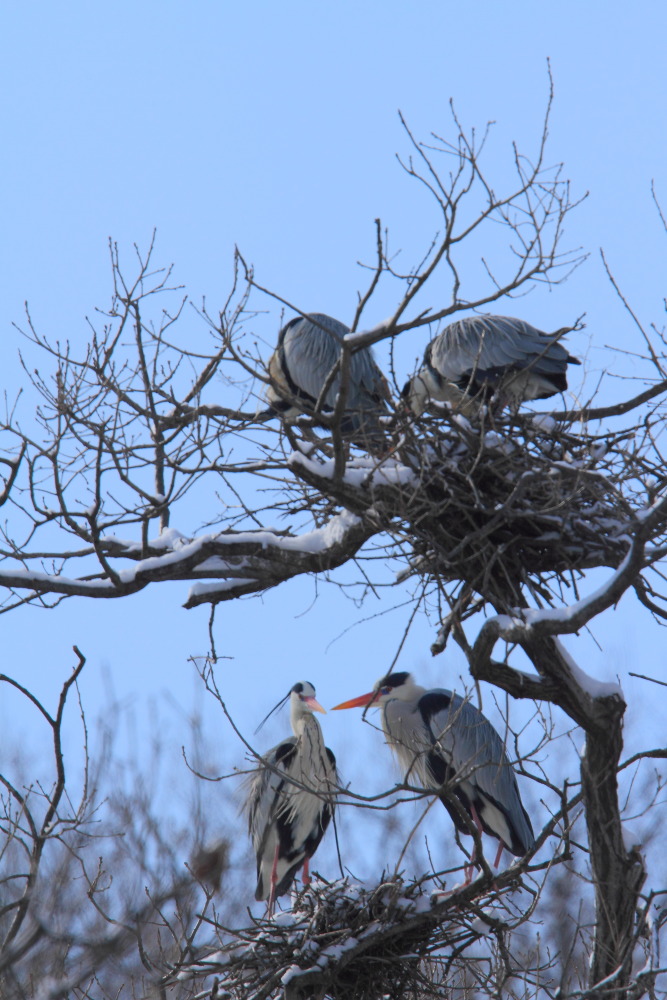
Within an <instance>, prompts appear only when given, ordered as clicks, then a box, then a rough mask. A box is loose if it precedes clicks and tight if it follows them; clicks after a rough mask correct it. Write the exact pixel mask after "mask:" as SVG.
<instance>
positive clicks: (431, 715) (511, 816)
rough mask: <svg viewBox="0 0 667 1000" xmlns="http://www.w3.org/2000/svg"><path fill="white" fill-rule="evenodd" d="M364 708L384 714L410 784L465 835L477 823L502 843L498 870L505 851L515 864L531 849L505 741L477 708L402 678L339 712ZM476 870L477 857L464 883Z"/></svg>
mask: <svg viewBox="0 0 667 1000" xmlns="http://www.w3.org/2000/svg"><path fill="white" fill-rule="evenodd" d="M362 705H363V706H365V707H366V708H370V707H371V706H378V707H379V708H380V710H381V712H382V728H383V730H384V734H385V736H386V740H387V743H388V744H389V746H390V748H391V749H392V750H393V751H394V753H395V754H396V756H397V757H398V760H399V762H400V764H401V765H402V768H403V770H404V772H405V780H406V781H409V782H410V783H411V784H416V785H419V786H420V787H422V788H425V789H429V790H432V791H433V792H434V793H435V794H436V795H437V797H438V798H439V799H440V801H441V802H442V804H443V805H444V807H445V808H446V809H447V811H448V813H449V815H450V816H451V818H452V820H453V822H454V826H455V827H456V829H457V830H458V831H459V832H460V833H466V834H470V833H471V829H472V826H471V824H473V823H474V825H475V827H476V828H477V830H478V832H479V833H480V835H481V833H482V832H484V833H487V834H490V835H491V836H492V837H495V838H496V839H497V840H499V841H500V845H499V848H498V853H497V856H496V860H495V866H496V867H498V865H499V864H500V858H501V856H502V852H503V849H504V848H507V850H508V851H509V852H510V853H511V854H513V855H514V856H515V857H523V855H524V854H526V853H527V852H528V851H529V850H530V849H531V848H532V846H533V845H534V843H535V837H534V834H533V827H532V824H531V821H530V817H529V815H528V813H527V812H526V810H525V809H524V807H523V804H522V802H521V797H520V795H519V789H518V787H517V782H516V776H515V774H514V771H513V770H512V766H511V764H510V762H509V760H508V757H507V754H506V753H505V749H504V747H503V742H502V740H501V738H500V736H499V735H498V733H497V732H496V730H495V729H494V728H493V726H492V725H491V723H490V722H489V721H488V719H486V718H485V717H484V715H482V713H481V712H480V711H479V709H477V708H475V706H474V705H471V704H470V702H468V701H466V700H464V699H463V698H461V697H460V696H459V695H457V694H453V693H452V692H451V691H447V690H445V689H444V688H434V689H433V690H431V691H427V690H426V689H425V688H423V687H420V686H419V684H417V683H415V680H414V678H413V676H412V674H410V673H406V672H403V671H401V672H397V673H391V674H387V675H386V676H385V677H382V678H381V679H380V680H379V681H378V682H377V684H376V685H375V687H374V688H373V690H372V691H370V692H369V693H368V694H362V695H360V696H359V697H358V698H352V699H351V700H350V701H346V702H343V703H342V704H340V705H335V706H334V708H335V709H342V708H356V707H360V706H362ZM454 799H456V802H457V805H458V808H457V805H456V804H455V803H454ZM465 814H467V816H468V817H469V818H470V822H466V819H465ZM474 864H475V851H474V850H473V853H472V856H471V858H470V863H469V865H468V866H467V881H466V884H467V883H468V882H469V881H470V879H471V877H472V869H473V865H474Z"/></svg>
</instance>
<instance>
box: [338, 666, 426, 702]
mask: <svg viewBox="0 0 667 1000" xmlns="http://www.w3.org/2000/svg"><path fill="white" fill-rule="evenodd" d="M422 693H423V689H422V688H420V687H419V686H418V685H417V684H415V682H414V678H413V676H412V674H408V673H406V672H405V671H399V672H398V673H395V674H386V675H385V676H384V677H381V678H380V680H379V681H378V682H377V684H376V685H375V687H374V688H373V690H372V691H369V692H368V694H361V695H359V697H358V698H351V699H350V701H344V702H342V703H341V704H340V705H334V707H333V709H332V711H335V710H336V709H339V708H361V707H362V706H363V707H364V708H375V707H378V708H380V707H381V706H382V705H386V703H387V702H388V701H391V700H392V699H394V698H398V699H399V700H401V701H412V700H413V699H415V698H417V697H418V696H419V695H420V694H422Z"/></svg>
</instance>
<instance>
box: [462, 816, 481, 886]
mask: <svg viewBox="0 0 667 1000" xmlns="http://www.w3.org/2000/svg"><path fill="white" fill-rule="evenodd" d="M470 812H471V814H472V819H473V822H474V824H475V826H476V827H477V829H478V831H479V835H480V837H481V836H482V834H483V833H484V829H483V827H482V824H481V821H480V818H479V816H478V815H477V810H476V809H475V807H474V805H472V803H471V805H470ZM476 859H477V844H475V845H474V846H473V849H472V854H471V855H470V863H469V864H467V865H466V867H465V877H466V880H465V885H470V883H471V882H472V873H473V870H474V868H475V861H476Z"/></svg>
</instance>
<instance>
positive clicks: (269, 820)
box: [246, 736, 297, 857]
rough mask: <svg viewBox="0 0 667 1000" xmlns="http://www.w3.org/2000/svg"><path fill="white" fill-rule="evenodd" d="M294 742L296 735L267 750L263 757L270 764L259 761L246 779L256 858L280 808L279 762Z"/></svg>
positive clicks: (247, 806) (249, 816) (251, 833)
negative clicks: (257, 765)
mask: <svg viewBox="0 0 667 1000" xmlns="http://www.w3.org/2000/svg"><path fill="white" fill-rule="evenodd" d="M296 742H297V741H296V737H295V736H290V737H289V738H288V739H286V740H283V741H282V743H279V744H278V746H276V747H273V749H272V750H269V752H268V753H267V754H266V755H265V758H264V759H265V760H266V761H267V762H268V764H269V766H268V767H267V766H266V764H260V765H259V767H258V768H257V769H256V770H255V771H253V773H252V774H251V775H250V778H249V780H248V786H249V788H248V798H247V801H246V808H247V810H248V833H249V834H250V837H251V839H252V846H253V849H254V851H255V854H257V855H258V857H259V856H260V855H261V853H262V851H263V849H264V843H265V841H266V835H267V831H268V830H269V829H270V827H271V825H272V824H273V823H274V822H275V818H276V815H277V814H278V812H279V811H280V806H281V792H282V790H283V787H284V784H285V779H284V777H283V776H282V774H280V773H279V772H280V771H282V770H284V763H282V762H283V761H284V760H285V757H286V755H288V754H289V750H290V748H293V747H294V746H296Z"/></svg>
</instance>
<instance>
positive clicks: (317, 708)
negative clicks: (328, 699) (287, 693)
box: [303, 698, 327, 715]
mask: <svg viewBox="0 0 667 1000" xmlns="http://www.w3.org/2000/svg"><path fill="white" fill-rule="evenodd" d="M303 700H304V701H305V703H306V705H308V707H309V708H312V710H313V712H324V714H325V715H326V714H327V710H326V708H322V706H321V705H320V703H319V701H317V699H316V698H304V699H303Z"/></svg>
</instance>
